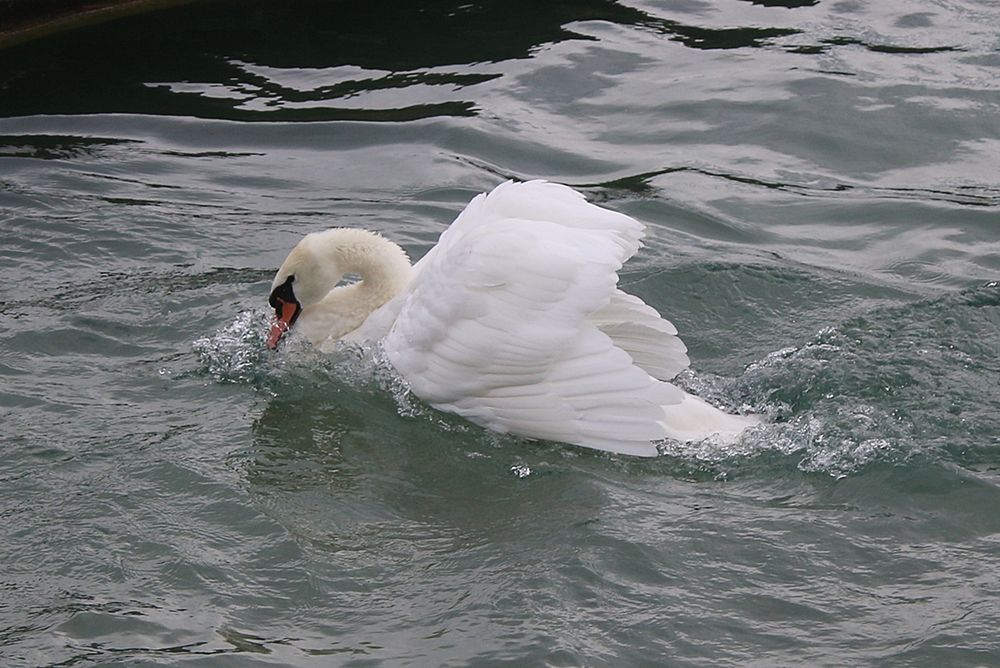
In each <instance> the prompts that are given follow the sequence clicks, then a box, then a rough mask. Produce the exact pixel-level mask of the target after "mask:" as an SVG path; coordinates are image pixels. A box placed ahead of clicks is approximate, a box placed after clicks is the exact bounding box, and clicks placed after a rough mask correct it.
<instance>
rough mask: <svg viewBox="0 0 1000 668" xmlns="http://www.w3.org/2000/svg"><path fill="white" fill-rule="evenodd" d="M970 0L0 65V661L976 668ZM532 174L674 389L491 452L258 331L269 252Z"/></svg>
mask: <svg viewBox="0 0 1000 668" xmlns="http://www.w3.org/2000/svg"><path fill="white" fill-rule="evenodd" d="M998 24H1000V8H998V7H997V6H996V5H995V4H994V3H989V2H976V1H974V0H961V1H959V2H950V3H942V2H936V1H931V0H892V1H891V2H884V3H855V2H846V1H841V2H834V1H832V0H818V1H816V0H813V1H809V0H806V1H802V2H794V1H786V2H777V1H771V0H767V1H765V0H758V1H757V2H745V1H742V0H725V1H724V2H717V3H707V2H700V1H697V0H684V1H678V2H653V1H635V2H633V1H631V0H629V1H628V2H600V1H594V0H591V1H582V0H581V1H579V2H560V3H549V4H545V3H528V2H505V3H499V2H488V3H479V4H475V3H468V4H466V3H458V2H422V3H408V4H407V3H392V4H390V3H381V4H379V3H367V4H361V3H347V2H288V3H273V2H255V1H247V0H244V1H242V2H236V1H235V0H233V1H231V2H222V1H216V2H211V1H203V2H195V3H192V4H190V5H187V6H182V7H175V8H169V9H163V10H161V11H157V12H150V13H146V14H142V15H138V16H133V17H128V18H122V19H119V20H116V21H113V22H109V23H104V24H100V25H95V26H90V27H87V28H81V29H79V30H76V31H72V32H66V33H62V34H58V35H53V36H50V37H48V38H45V39H43V40H38V41H34V42H30V43H27V44H23V45H20V46H17V47H12V48H7V49H4V50H0V286H2V287H0V340H2V342H3V343H2V345H0V377H2V385H0V417H2V425H3V427H2V431H0V458H2V459H0V461H2V463H3V466H2V467H0V665H4V666H8V665H9V666H36V665H46V666H47V665H65V666H89V665H98V666H146V665H184V666H285V665H287V666H330V665H337V666H341V665H343V666H367V665H387V666H404V665H409V666H444V665H449V666H451V665H454V666H465V665H474V666H493V665H512V666H542V665H548V666H579V665H585V666H645V665H649V666H661V665H666V666H702V665H712V666H746V665H760V666H772V665H778V666H800V665H811V666H812V665H823V666H841V665H872V666H875V665H877V666H885V665H892V666H993V665H997V666H1000V635H998V633H997V628H1000V512H998V511H1000V362H998V360H1000V286H998V284H997V283H996V281H997V280H998V279H1000V178H998V174H1000V121H998V118H1000V115H998V111H1000V84H998V82H1000V41H998V38H997V31H996V26H997V25H998ZM507 178H516V179H529V178H547V179H550V180H554V181H559V182H563V183H567V184H570V185H572V186H574V187H577V188H578V189H580V190H581V191H583V192H584V193H585V194H586V195H587V197H588V198H589V199H591V200H592V201H595V202H598V203H600V204H602V205H603V206H607V207H609V208H612V209H615V210H618V211H623V212H625V213H628V214H630V215H633V216H635V217H637V218H639V219H641V220H643V221H644V222H645V223H646V224H647V226H648V230H649V234H648V237H647V240H646V242H647V243H646V247H645V248H644V249H643V250H642V251H641V252H640V254H639V255H638V256H637V257H636V258H634V259H633V260H632V261H631V262H630V264H629V265H628V266H627V267H626V268H625V270H624V271H623V272H622V284H623V285H624V286H627V289H628V290H629V291H630V292H634V293H635V294H637V295H639V296H641V297H642V298H643V299H645V300H646V301H647V302H648V303H650V304H652V305H653V306H655V307H656V308H658V309H659V310H660V311H661V312H663V313H664V314H665V315H666V316H667V317H668V318H670V319H671V320H672V321H673V322H674V323H675V324H676V325H677V327H678V329H679V330H680V333H681V336H682V337H683V339H684V341H685V342H686V343H687V345H688V347H689V349H690V356H691V358H692V362H693V364H692V367H693V370H692V373H690V374H685V376H683V377H682V378H681V380H680V382H681V383H682V384H683V385H684V386H685V387H687V388H689V389H690V390H692V391H696V392H698V393H700V394H702V395H703V396H705V397H708V398H709V399H711V400H713V401H714V402H715V403H718V404H720V405H724V406H729V407H732V408H743V409H752V410H755V411H757V412H760V413H762V414H764V415H766V416H767V418H768V424H767V425H766V426H765V427H764V428H763V429H761V430H760V431H759V432H757V433H755V434H753V435H752V436H751V437H749V438H747V439H745V440H744V441H743V442H741V443H739V444H737V445H735V446H729V447H722V446H719V445H717V444H712V443H702V444H693V445H680V444H676V443H666V444H664V445H663V447H662V450H663V455H662V456H661V457H659V458H656V459H654V460H635V459H629V458H627V457H618V456H611V455H605V454H600V453H593V452H588V451H583V450H580V449H576V448H572V447H568V446H563V445H559V444H554V443H534V442H529V441H524V440H519V439H516V438H512V437H499V436H496V435H493V434H490V433H488V432H485V431H483V430H482V429H479V428H478V427H475V426H473V425H470V424H468V423H465V422H463V421H461V420H459V419H457V418H455V417H452V416H448V415H444V414H441V413H437V412H435V411H433V410H432V409H429V408H428V407H426V406H424V405H423V404H421V402H420V401H419V400H418V399H416V398H414V397H412V396H411V395H409V394H408V393H407V392H406V390H405V387H403V386H402V385H401V384H400V383H399V382H398V380H397V379H396V378H395V377H394V376H393V375H392V373H391V370H390V369H388V368H386V367H385V365H384V364H382V363H380V361H379V360H378V358H377V356H376V355H374V354H373V353H372V352H371V351H366V350H351V351H345V352H343V353H341V354H339V355H336V356H333V357H324V356H322V355H320V354H318V353H316V352H315V351H312V350H309V349H308V348H307V347H305V346H304V345H301V344H295V342H291V344H292V345H289V346H288V347H287V348H286V349H285V350H283V351H282V352H281V353H279V354H278V355H272V354H269V353H266V351H264V350H263V349H262V347H261V341H262V337H263V335H264V330H265V328H266V317H267V304H266V299H267V293H268V290H269V286H270V280H271V276H272V275H273V272H274V270H275V268H276V267H277V266H278V265H279V264H280V263H281V261H282V259H283V258H284V256H285V254H286V253H287V251H288V249H289V248H290V247H291V246H292V245H294V243H295V242H296V241H297V240H298V239H299V238H300V237H301V235H303V234H305V233H306V232H309V231H313V230H317V229H322V228H324V227H327V226H334V225H338V226H340V225H354V226H362V227H367V228H370V229H374V230H377V231H380V232H381V233H383V234H384V235H386V236H388V237H390V238H392V239H395V240H397V241H398V242H399V243H401V244H402V245H404V246H405V247H406V249H407V250H408V251H409V252H410V254H411V256H413V257H420V256H421V255H422V254H423V253H424V252H426V250H427V249H428V248H429V247H430V246H431V245H433V243H434V241H435V239H436V238H437V235H438V234H439V233H440V232H441V230H443V229H444V228H445V227H446V226H447V225H448V223H449V222H450V221H451V220H452V219H453V218H454V216H455V215H456V214H457V212H458V211H460V210H461V208H462V206H463V205H464V203H465V202H467V201H468V200H469V199H470V198H471V197H472V196H474V195H475V194H476V193H478V192H482V191H484V190H488V189H490V188H492V187H493V186H494V185H496V184H497V183H499V182H501V181H502V180H504V179H507Z"/></svg>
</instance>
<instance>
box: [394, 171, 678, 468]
mask: <svg viewBox="0 0 1000 668" xmlns="http://www.w3.org/2000/svg"><path fill="white" fill-rule="evenodd" d="M518 185H521V186H530V188H529V189H530V190H532V194H536V195H539V198H540V199H541V200H546V197H547V196H548V195H552V196H553V197H555V198H559V200H560V202H561V204H563V205H565V206H569V207H572V208H573V209H574V210H576V211H578V212H579V214H580V215H578V216H576V217H573V218H572V220H571V221H570V220H569V219H567V222H565V223H564V222H562V220H563V217H564V216H565V214H566V208H565V206H555V205H552V206H550V207H549V208H548V209H546V211H547V213H546V214H545V215H546V216H549V217H553V218H559V220H556V221H554V220H542V219H541V218H542V216H541V214H539V213H538V209H537V208H535V209H533V210H532V211H525V210H523V209H517V208H516V207H518V206H523V202H521V201H520V199H521V198H520V197H518V198H511V201H510V202H508V201H507V200H505V199H503V198H499V200H496V199H494V200H491V198H493V197H494V195H496V194H497V193H498V191H494V192H493V193H491V194H490V195H489V196H485V197H483V196H480V197H478V198H476V200H473V202H472V203H471V204H470V205H469V207H470V208H467V209H466V211H464V212H463V213H462V215H461V216H460V217H459V220H458V221H456V223H455V225H454V226H453V227H452V228H450V229H449V230H448V232H446V233H445V234H443V235H442V238H441V241H440V242H439V243H438V245H437V246H436V247H435V248H434V249H433V250H432V252H430V253H428V255H427V256H425V258H424V259H423V260H421V262H420V265H421V266H420V269H419V272H418V274H417V277H416V279H415V280H414V282H413V284H412V285H411V286H410V288H409V290H408V291H407V293H405V295H403V297H404V299H403V303H402V305H401V308H400V310H399V314H398V316H397V318H396V321H395V324H394V325H393V327H392V329H391V331H390V332H389V334H388V335H387V336H386V338H385V339H384V345H385V349H386V352H387V353H388V355H389V359H390V361H391V362H392V363H393V365H394V366H395V367H396V369H397V370H398V371H399V372H400V373H401V374H402V376H403V377H404V378H405V379H406V380H407V382H408V383H409V384H410V387H411V389H412V390H413V391H414V393H415V394H416V395H417V396H419V397H421V398H422V399H424V400H425V401H427V402H428V403H430V404H431V405H433V406H435V407H437V408H440V409H442V410H447V411H451V412H454V413H457V414H459V415H462V416H464V417H466V418H468V419H470V420H472V421H473V422H476V423H478V424H481V425H484V426H486V427H489V428H491V429H494V430H497V431H501V432H508V431H509V432H513V433H517V434H521V435H525V436H529V437H533V438H543V439H551V440H557V441H564V442H568V443H574V444H577V445H582V446H586V447H591V448H597V449H600V450H609V451H613V452H621V453H626V454H632V455H645V456H654V455H656V454H657V451H656V448H655V446H653V445H652V444H651V443H650V441H654V440H658V439H661V438H664V437H665V436H666V432H665V429H664V426H663V424H662V421H663V419H664V411H663V408H662V407H663V406H664V405H666V404H673V403H678V402H680V401H681V400H682V398H683V393H682V392H681V391H680V390H679V389H677V388H676V387H674V386H673V385H670V384H669V383H663V382H660V381H657V380H655V379H653V378H652V377H650V375H649V374H648V373H646V372H645V371H644V370H643V369H642V368H640V367H639V366H637V365H636V364H634V363H633V360H632V358H631V357H630V356H629V354H628V353H626V352H625V351H624V350H622V349H621V348H619V347H617V346H616V345H615V343H614V341H613V340H612V338H611V337H610V336H608V335H607V334H606V333H604V332H602V331H601V330H600V329H599V328H598V327H596V326H595V325H594V324H593V323H592V322H590V321H589V320H588V317H590V316H591V315H592V314H594V313H595V312H598V311H600V310H601V309H602V308H605V307H607V306H608V305H609V304H610V303H611V302H612V297H613V295H614V294H615V292H616V289H615V286H616V283H617V280H618V276H617V272H618V270H619V269H620V268H621V265H622V262H624V261H625V260H626V259H627V258H628V257H629V256H631V255H632V253H634V252H635V250H636V249H637V248H638V244H639V238H640V236H641V234H642V225H641V224H640V223H638V222H637V221H635V220H633V219H631V218H629V217H628V216H624V215H622V214H617V213H614V212H610V211H606V210H604V209H600V208H599V207H596V206H593V205H590V204H587V203H586V202H585V201H584V200H583V199H582V197H580V196H579V195H577V194H576V193H575V192H573V191H571V190H569V189H568V188H564V187H559V186H555V187H552V186H551V185H550V184H538V183H535V184H510V185H509V186H501V190H500V191H499V193H500V194H504V191H506V190H508V189H509V188H510V187H515V186H518ZM568 193H572V195H573V196H572V197H569V195H568ZM508 194H509V193H508ZM542 195H544V196H545V197H543V196H542ZM543 203H547V204H551V202H548V201H547V200H546V201H545V202H543ZM508 205H509V206H511V207H515V208H511V209H507V208H506V207H507V206H508ZM508 210H509V211H511V212H514V213H517V212H520V213H524V214H530V216H531V217H530V218H528V219H525V218H516V217H513V218H512V217H507V216H506V213H505V212H506V211H508ZM602 216H603V217H605V220H604V221H603V222H602V221H601V220H600V218H601V217H602ZM459 223H461V225H460V226H459ZM456 226H459V227H457V228H456ZM455 231H457V232H458V233H456V234H452V232H455Z"/></svg>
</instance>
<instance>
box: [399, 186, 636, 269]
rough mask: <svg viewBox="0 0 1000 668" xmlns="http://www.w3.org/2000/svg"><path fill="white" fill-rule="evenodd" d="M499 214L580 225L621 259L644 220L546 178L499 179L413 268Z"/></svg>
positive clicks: (577, 228)
mask: <svg viewBox="0 0 1000 668" xmlns="http://www.w3.org/2000/svg"><path fill="white" fill-rule="evenodd" d="M504 220H537V221H543V222H548V223H555V224H556V225H560V226H562V227H565V228H567V229H566V233H567V234H574V233H576V232H581V231H584V230H589V231H593V232H597V233H599V234H600V235H602V237H603V238H605V239H606V241H607V242H608V243H609V244H611V246H610V247H609V248H608V251H609V252H610V253H611V255H612V256H613V257H615V258H616V259H617V260H618V261H619V262H622V263H624V262H625V261H626V260H627V259H629V258H630V257H632V255H634V254H635V252H636V251H637V250H639V247H640V246H641V242H640V240H641V239H642V236H643V231H644V226H643V224H642V223H640V222H639V221H637V220H636V219H634V218H631V217H630V216H626V215H625V214H623V213H618V212H617V211H610V210H608V209H602V208H601V207H599V206H596V205H594V204H591V203H590V202H588V201H587V200H586V198H584V196H583V195H582V194H581V193H579V192H577V191H575V190H573V189H572V188H570V187H568V186H564V185H561V184H558V183H549V182H548V181H526V182H524V183H515V182H514V181H507V182H505V183H501V184H500V185H498V186H497V187H496V188H494V189H493V190H491V191H490V192H489V193H483V194H480V195H477V196H476V197H474V198H473V199H472V201H471V202H469V203H468V205H466V207H465V209H463V210H462V213H460V214H459V215H458V218H456V219H455V222H453V223H452V224H451V225H450V226H449V227H448V229H446V230H445V231H444V232H442V233H441V238H440V239H439V240H438V243H437V245H436V246H435V247H434V248H432V249H431V250H430V251H429V252H428V254H427V255H426V256H424V258H423V259H421V261H420V262H418V263H417V264H416V265H414V269H415V270H416V273H418V274H419V271H420V270H421V269H422V265H424V264H425V260H428V259H432V258H433V256H434V255H435V254H437V253H438V252H439V251H441V250H443V249H447V248H449V247H450V246H451V245H453V244H456V243H459V240H460V239H461V237H463V236H465V235H466V234H468V233H470V232H473V231H475V230H480V229H482V228H489V227H492V226H493V225H495V224H496V223H497V222H499V221H504Z"/></svg>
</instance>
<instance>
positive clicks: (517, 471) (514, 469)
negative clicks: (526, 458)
mask: <svg viewBox="0 0 1000 668" xmlns="http://www.w3.org/2000/svg"><path fill="white" fill-rule="evenodd" d="M510 472H511V473H512V474H513V475H514V477H515V478H518V479H519V480H520V479H523V478H527V477H528V476H529V475H531V467H530V466H528V465H527V464H514V465H513V466H511V467H510Z"/></svg>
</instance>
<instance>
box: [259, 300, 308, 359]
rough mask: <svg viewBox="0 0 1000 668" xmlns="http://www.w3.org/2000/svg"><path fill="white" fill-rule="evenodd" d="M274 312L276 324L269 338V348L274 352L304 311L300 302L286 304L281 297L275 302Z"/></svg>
mask: <svg viewBox="0 0 1000 668" xmlns="http://www.w3.org/2000/svg"><path fill="white" fill-rule="evenodd" d="M275 301H276V302H277V303H276V304H275V307H274V310H275V315H276V316H277V317H276V319H275V321H274V324H273V325H271V334H270V335H269V336H268V337H267V347H268V348H270V349H271V350H274V349H275V348H277V347H278V341H280V340H281V337H282V336H284V335H285V332H287V331H288V330H289V329H291V327H292V325H294V324H295V320H296V318H298V317H299V313H300V312H301V311H302V307H301V306H299V303H298V302H286V301H285V300H283V299H281V298H280V297H279V298H277V299H276V300H275Z"/></svg>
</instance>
